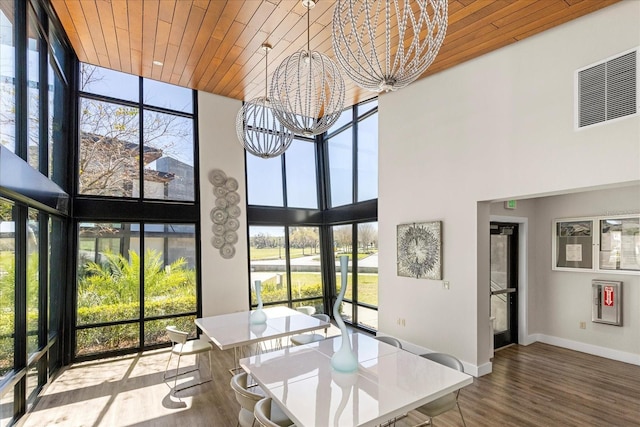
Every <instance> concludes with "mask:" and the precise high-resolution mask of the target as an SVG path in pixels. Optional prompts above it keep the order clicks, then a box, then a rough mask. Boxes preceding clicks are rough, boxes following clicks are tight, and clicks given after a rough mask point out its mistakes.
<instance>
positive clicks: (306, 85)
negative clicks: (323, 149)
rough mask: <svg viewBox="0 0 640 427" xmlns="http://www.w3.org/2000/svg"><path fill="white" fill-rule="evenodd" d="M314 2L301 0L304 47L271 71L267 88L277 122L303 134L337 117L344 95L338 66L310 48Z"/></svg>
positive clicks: (320, 129)
mask: <svg viewBox="0 0 640 427" xmlns="http://www.w3.org/2000/svg"><path fill="white" fill-rule="evenodd" d="M315 4H316V1H315V0H302V5H303V6H304V7H306V8H307V49H306V50H301V51H299V52H296V53H294V54H293V55H290V56H288V57H287V58H285V59H284V61H282V63H281V64H280V65H279V66H278V68H277V69H276V70H275V71H274V73H273V78H272V80H271V90H270V92H269V94H270V97H271V100H272V102H273V103H274V104H277V108H275V109H274V112H275V114H276V115H277V116H278V119H279V120H280V122H282V124H283V125H284V126H286V127H287V128H288V129H289V130H291V131H292V132H294V133H296V134H300V135H304V136H313V135H318V134H320V133H322V132H324V131H326V130H327V129H329V128H330V127H331V126H332V125H333V124H334V123H335V122H336V121H337V120H338V118H339V117H340V114H341V113H342V109H343V108H344V98H345V85H344V80H343V79H342V75H341V74H340V70H339V69H338V67H337V66H336V65H335V64H334V63H333V61H332V60H331V59H329V57H328V56H326V55H324V54H322V53H320V52H317V51H312V50H311V42H310V36H309V29H310V22H309V20H310V18H309V11H310V10H311V9H312V8H313V7H314V6H315Z"/></svg>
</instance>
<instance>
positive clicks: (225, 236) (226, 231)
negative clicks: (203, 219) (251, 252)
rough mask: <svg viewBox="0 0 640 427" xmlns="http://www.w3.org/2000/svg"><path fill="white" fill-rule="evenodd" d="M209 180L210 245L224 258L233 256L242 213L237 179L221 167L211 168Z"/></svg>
mask: <svg viewBox="0 0 640 427" xmlns="http://www.w3.org/2000/svg"><path fill="white" fill-rule="evenodd" d="M209 181H211V183H212V184H213V195H214V196H215V197H216V199H215V202H214V203H215V208H214V209H212V210H211V214H210V215H209V216H210V217H211V221H212V222H213V226H212V227H211V231H213V237H212V238H211V245H212V246H213V247H214V248H216V249H219V250H220V255H221V256H222V258H224V259H229V258H233V256H234V255H235V253H236V248H235V246H234V244H235V243H238V233H236V230H237V229H238V228H240V221H239V220H238V218H239V217H240V214H241V213H242V212H241V210H240V207H239V206H238V204H239V203H240V195H239V194H238V193H237V191H236V190H238V188H239V185H238V180H237V179H235V178H232V177H228V176H227V174H226V173H224V172H223V171H222V170H221V169H213V170H212V171H211V172H209Z"/></svg>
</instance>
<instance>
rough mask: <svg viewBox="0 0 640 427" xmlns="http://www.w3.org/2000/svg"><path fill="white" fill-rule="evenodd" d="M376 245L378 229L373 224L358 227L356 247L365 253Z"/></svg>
mask: <svg viewBox="0 0 640 427" xmlns="http://www.w3.org/2000/svg"><path fill="white" fill-rule="evenodd" d="M377 245H378V229H377V228H376V227H374V226H373V224H360V225H358V247H359V248H360V250H362V251H367V250H368V248H369V247H370V246H373V247H376V246H377Z"/></svg>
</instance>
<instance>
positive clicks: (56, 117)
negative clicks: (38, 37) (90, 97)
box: [47, 57, 69, 188]
mask: <svg viewBox="0 0 640 427" xmlns="http://www.w3.org/2000/svg"><path fill="white" fill-rule="evenodd" d="M49 60H50V61H51V57H49ZM66 99H67V86H66V85H65V84H64V83H63V81H62V79H61V78H60V76H59V75H58V73H57V72H56V71H55V70H54V68H53V67H52V66H51V63H49V108H48V113H49V120H48V122H47V123H48V140H49V177H50V178H51V180H53V181H54V182H55V183H56V184H58V185H59V186H61V187H62V188H67V182H68V180H69V177H68V175H69V173H68V170H67V169H68V166H67V163H66V159H67V155H66V153H67V152H68V150H67V147H66V142H67V141H66V129H67V126H64V125H63V123H64V121H65V120H66V119H67V118H66V116H65V112H66V104H67V103H66Z"/></svg>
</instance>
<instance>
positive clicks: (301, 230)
mask: <svg viewBox="0 0 640 427" xmlns="http://www.w3.org/2000/svg"><path fill="white" fill-rule="evenodd" d="M319 244H320V237H319V236H318V229H317V228H312V227H291V229H290V233H289V245H290V246H291V247H293V248H302V255H303V256H304V255H305V253H304V250H305V248H313V250H314V253H315V252H316V248H317V247H318V246H319Z"/></svg>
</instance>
